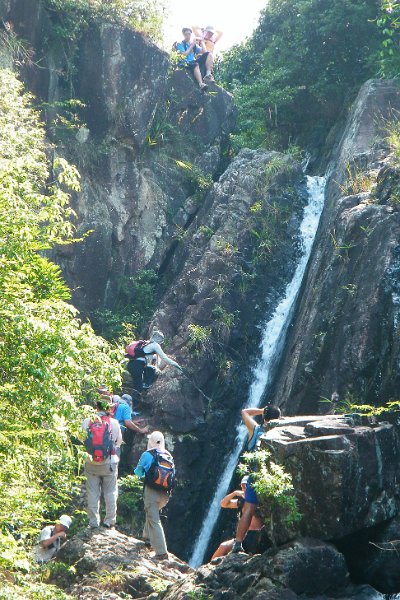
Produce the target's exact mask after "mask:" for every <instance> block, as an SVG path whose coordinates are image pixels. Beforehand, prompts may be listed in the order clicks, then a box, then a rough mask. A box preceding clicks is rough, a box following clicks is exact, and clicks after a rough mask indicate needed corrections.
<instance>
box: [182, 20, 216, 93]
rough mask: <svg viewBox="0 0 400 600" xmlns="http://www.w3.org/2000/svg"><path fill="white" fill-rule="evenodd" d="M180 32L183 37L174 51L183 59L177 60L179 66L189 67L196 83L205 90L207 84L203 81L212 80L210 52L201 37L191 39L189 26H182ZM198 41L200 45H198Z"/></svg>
mask: <svg viewBox="0 0 400 600" xmlns="http://www.w3.org/2000/svg"><path fill="white" fill-rule="evenodd" d="M182 33H183V36H184V39H183V40H182V41H181V42H180V43H177V44H176V45H175V48H176V51H177V52H178V54H180V55H181V57H182V58H183V60H181V61H180V62H179V66H180V67H184V68H185V69H189V71H191V72H192V74H193V77H194V79H195V81H196V82H197V83H198V85H199V88H200V89H201V90H206V89H207V88H208V85H207V84H206V83H205V81H206V80H208V81H213V76H212V68H213V57H212V54H211V53H210V52H207V50H206V47H205V45H204V41H203V40H202V39H199V38H194V40H191V37H192V30H191V29H190V27H184V28H183V29H182ZM198 43H199V44H200V45H198Z"/></svg>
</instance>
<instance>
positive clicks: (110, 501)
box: [85, 461, 118, 527]
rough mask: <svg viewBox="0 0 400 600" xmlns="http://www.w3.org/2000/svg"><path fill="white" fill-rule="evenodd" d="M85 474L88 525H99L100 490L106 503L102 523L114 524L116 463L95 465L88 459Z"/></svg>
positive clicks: (116, 488) (115, 514)
mask: <svg viewBox="0 0 400 600" xmlns="http://www.w3.org/2000/svg"><path fill="white" fill-rule="evenodd" d="M85 475H86V492H87V514H88V517H89V525H91V526H92V527H98V526H99V525H100V497H101V493H102V492H103V496H104V503H105V505H106V516H105V518H104V523H106V524H107V525H115V520H116V518H117V498H118V484H117V477H118V463H110V462H109V461H107V462H106V463H103V464H99V465H96V464H94V463H92V462H89V461H88V462H86V463H85Z"/></svg>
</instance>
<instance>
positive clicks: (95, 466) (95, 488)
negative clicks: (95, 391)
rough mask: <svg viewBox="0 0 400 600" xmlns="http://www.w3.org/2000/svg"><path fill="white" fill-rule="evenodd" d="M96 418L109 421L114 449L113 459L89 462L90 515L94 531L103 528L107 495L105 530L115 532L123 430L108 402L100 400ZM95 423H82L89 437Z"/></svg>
mask: <svg viewBox="0 0 400 600" xmlns="http://www.w3.org/2000/svg"><path fill="white" fill-rule="evenodd" d="M96 411H97V412H96V418H97V419H101V420H102V417H103V418H104V417H106V420H109V422H110V426H111V437H112V445H113V449H112V452H111V454H110V456H108V457H106V458H105V460H102V461H94V460H92V459H91V458H88V460H87V461H86V462H85V475H86V492H87V514H88V517H89V526H90V527H93V528H95V527H99V526H100V498H101V494H102V493H103V497H104V503H105V508H106V514H105V518H104V521H103V526H104V527H107V528H108V529H114V527H115V521H116V518H117V498H118V484H117V477H118V463H119V453H120V446H121V443H122V433H121V428H120V425H119V423H118V421H117V420H116V419H113V418H111V417H110V412H109V411H110V404H109V401H108V400H106V399H101V400H98V401H97V403H96ZM91 424H92V419H90V418H87V419H85V420H84V421H83V423H82V429H83V430H84V431H86V432H88V433H89V428H90V425H91Z"/></svg>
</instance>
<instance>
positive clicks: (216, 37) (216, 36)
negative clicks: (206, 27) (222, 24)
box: [214, 30, 224, 44]
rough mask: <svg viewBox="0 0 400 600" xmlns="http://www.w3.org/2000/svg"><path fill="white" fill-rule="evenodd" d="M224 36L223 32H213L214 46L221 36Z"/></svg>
mask: <svg viewBox="0 0 400 600" xmlns="http://www.w3.org/2000/svg"><path fill="white" fill-rule="evenodd" d="M223 35H224V33H223V31H218V30H217V31H216V32H215V39H214V44H215V43H216V42H218V40H220V39H221V38H222V36H223Z"/></svg>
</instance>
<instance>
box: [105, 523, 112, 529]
mask: <svg viewBox="0 0 400 600" xmlns="http://www.w3.org/2000/svg"><path fill="white" fill-rule="evenodd" d="M103 527H105V528H106V529H115V525H110V523H103Z"/></svg>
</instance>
